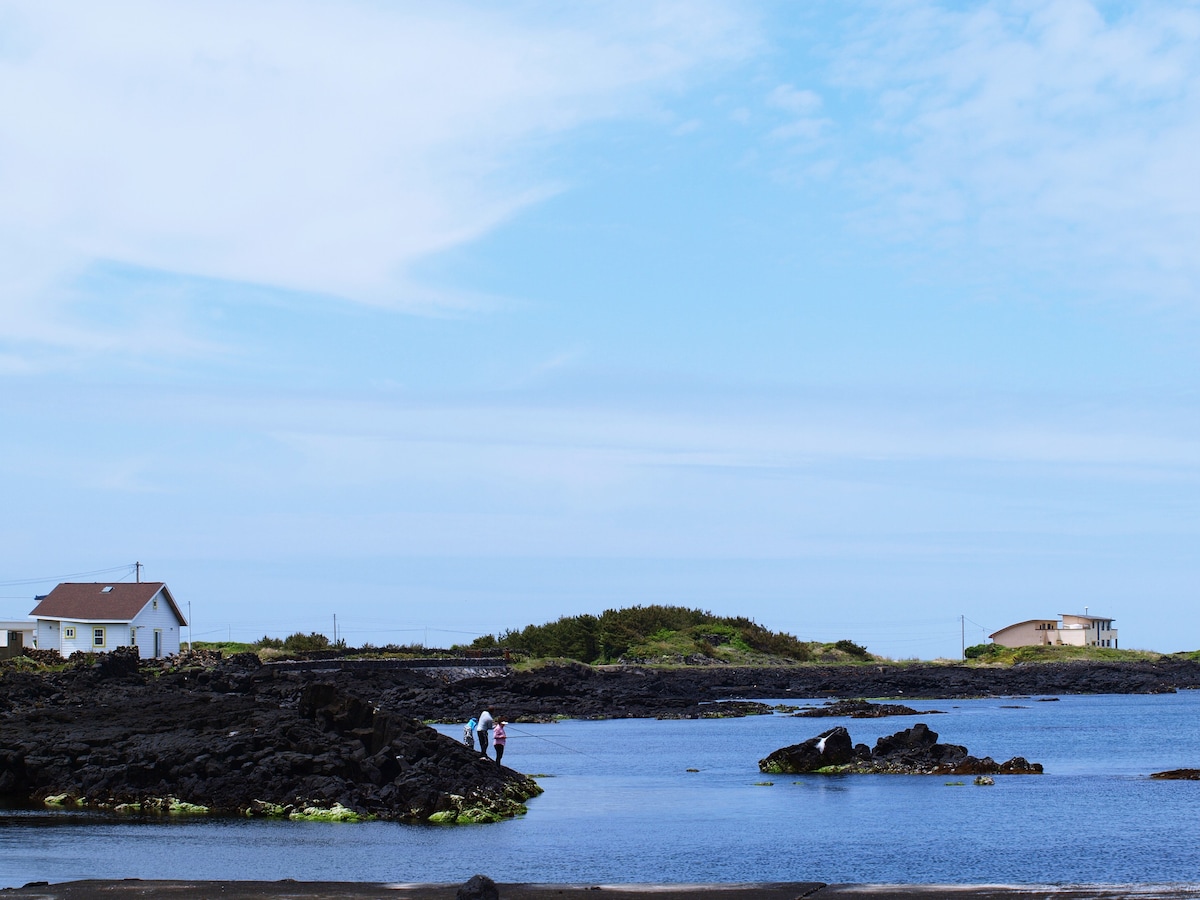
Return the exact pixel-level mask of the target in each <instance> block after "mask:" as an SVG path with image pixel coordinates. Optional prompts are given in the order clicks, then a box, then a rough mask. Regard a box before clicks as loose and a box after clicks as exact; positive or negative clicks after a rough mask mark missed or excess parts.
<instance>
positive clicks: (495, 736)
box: [492, 720, 508, 765]
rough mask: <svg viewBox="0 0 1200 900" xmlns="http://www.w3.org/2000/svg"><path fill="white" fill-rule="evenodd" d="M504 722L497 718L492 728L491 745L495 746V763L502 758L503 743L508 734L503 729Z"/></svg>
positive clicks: (506, 740) (506, 741)
mask: <svg viewBox="0 0 1200 900" xmlns="http://www.w3.org/2000/svg"><path fill="white" fill-rule="evenodd" d="M505 724H506V723H505V722H501V721H499V720H497V721H496V725H495V727H493V728H492V745H493V746H494V747H495V748H496V764H497V765H499V763H500V760H501V759H503V758H504V745H505V744H506V743H508V735H507V734H506V733H505V731H504V726H505Z"/></svg>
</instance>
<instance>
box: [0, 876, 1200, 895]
mask: <svg viewBox="0 0 1200 900" xmlns="http://www.w3.org/2000/svg"><path fill="white" fill-rule="evenodd" d="M461 886H462V885H460V884H388V883H354V882H316V881H308V882H305V881H140V880H137V879H129V880H124V881H69V882H63V883H61V884H30V885H26V886H25V887H20V888H7V889H4V890H0V898H3V900H8V898H21V900H33V898H37V900H92V898H108V900H126V898H135V897H155V898H157V897H163V898H167V900H210V898H223V900H264V898H294V900H366V898H394V900H455V898H456V896H457V893H458V889H459V888H460V887H461ZM497 888H498V889H499V893H500V900H556V898H557V900H688V898H709V900H801V898H805V900H889V898H895V900H932V898H940V897H950V898H957V900H1030V898H1054V900H1124V898H1140V900H1155V898H1162V900H1182V898H1200V882H1197V883H1195V884H1165V885H970V884H966V885H963V884H949V885H935V884H924V885H893V884H821V883H820V882H772V883H764V884H604V885H596V884H504V883H497Z"/></svg>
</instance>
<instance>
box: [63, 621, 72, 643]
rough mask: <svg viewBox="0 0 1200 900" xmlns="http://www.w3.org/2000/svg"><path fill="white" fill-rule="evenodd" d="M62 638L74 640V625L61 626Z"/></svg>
mask: <svg viewBox="0 0 1200 900" xmlns="http://www.w3.org/2000/svg"><path fill="white" fill-rule="evenodd" d="M63 639H64V640H68V641H73V640H75V626H74V625H64V626H63Z"/></svg>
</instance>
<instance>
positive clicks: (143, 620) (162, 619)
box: [130, 591, 180, 659]
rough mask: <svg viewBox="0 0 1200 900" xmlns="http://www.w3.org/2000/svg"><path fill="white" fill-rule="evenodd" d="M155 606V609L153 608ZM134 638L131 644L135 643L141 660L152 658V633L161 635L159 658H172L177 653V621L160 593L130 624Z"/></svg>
mask: <svg viewBox="0 0 1200 900" xmlns="http://www.w3.org/2000/svg"><path fill="white" fill-rule="evenodd" d="M155 604H157V608H156V606H155ZM130 624H131V625H132V627H133V629H134V632H135V637H134V639H133V641H131V643H136V644H137V648H138V655H139V656H140V657H141V658H142V659H149V658H151V657H153V656H154V632H156V631H158V632H160V633H161V634H162V646H161V650H160V653H159V655H160V656H174V655H175V654H177V653H178V652H179V641H180V633H179V632H180V629H179V620H178V619H177V618H175V613H174V612H172V611H171V604H170V603H168V602H167V598H166V597H164V596H163V595H162V591H159V592H158V594H157V595H156V596H155V597H154V599H153V600H151V601H150V602H149V603H147V604H146V605H145V606H143V607H142V611H141V612H139V613H138V614H137V615H136V616H134V617H133V622H131V623H130Z"/></svg>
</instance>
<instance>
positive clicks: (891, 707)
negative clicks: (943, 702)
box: [792, 699, 943, 719]
mask: <svg viewBox="0 0 1200 900" xmlns="http://www.w3.org/2000/svg"><path fill="white" fill-rule="evenodd" d="M792 715H793V716H796V717H797V718H801V719H822V718H833V717H835V716H845V717H847V718H850V719H881V718H884V717H885V716H936V715H943V712H942V710H940V709H929V710H926V711H924V712H921V711H919V710H915V709H913V708H912V707H911V706H904V705H903V704H900V703H872V702H871V701H870V700H861V699H856V700H834V701H831V702H830V703H826V704H825V705H824V706H817V707H813V708H811V709H802V710H799V711H798V712H795V713H792Z"/></svg>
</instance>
